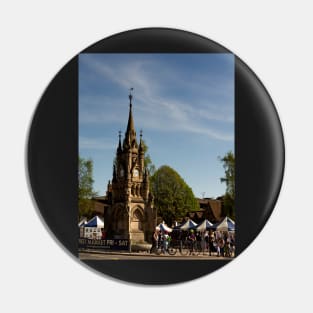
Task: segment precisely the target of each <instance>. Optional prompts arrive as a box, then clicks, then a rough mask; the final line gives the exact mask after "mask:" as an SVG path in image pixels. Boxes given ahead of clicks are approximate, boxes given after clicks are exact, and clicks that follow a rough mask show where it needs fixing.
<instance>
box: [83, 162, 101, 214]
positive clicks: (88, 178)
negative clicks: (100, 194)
mask: <svg viewBox="0 0 313 313" xmlns="http://www.w3.org/2000/svg"><path fill="white" fill-rule="evenodd" d="M78 161H79V164H78V209H79V217H82V216H84V217H87V218H89V217H91V215H92V210H93V203H92V201H91V198H92V197H95V196H96V195H97V193H96V192H94V190H93V182H94V180H93V161H92V160H91V159H83V158H81V157H79V160H78Z"/></svg>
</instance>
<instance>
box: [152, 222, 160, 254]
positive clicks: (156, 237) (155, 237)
mask: <svg viewBox="0 0 313 313" xmlns="http://www.w3.org/2000/svg"><path fill="white" fill-rule="evenodd" d="M158 241H159V230H158V229H157V228H155V230H154V233H153V235H152V247H151V249H150V254H151V253H153V252H155V251H156V250H157V249H158Z"/></svg>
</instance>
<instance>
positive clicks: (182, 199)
mask: <svg viewBox="0 0 313 313" xmlns="http://www.w3.org/2000/svg"><path fill="white" fill-rule="evenodd" d="M150 183H151V185H150V187H151V192H152V194H153V195H154V205H155V206H156V208H157V210H158V216H159V217H162V219H163V220H164V221H165V222H166V223H167V224H168V225H172V223H173V222H174V221H175V220H176V219H179V218H182V217H184V216H186V213H187V212H190V211H196V210H199V203H198V201H197V200H196V198H195V196H194V194H193V191H192V189H191V188H190V187H189V186H188V185H187V184H186V182H185V181H184V180H183V179H182V178H181V176H180V175H179V174H178V173H177V172H176V171H175V170H174V169H172V168H171V167H169V166H167V165H163V166H161V167H160V168H159V169H158V170H157V171H156V172H155V173H154V174H153V175H152V176H151V180H150Z"/></svg>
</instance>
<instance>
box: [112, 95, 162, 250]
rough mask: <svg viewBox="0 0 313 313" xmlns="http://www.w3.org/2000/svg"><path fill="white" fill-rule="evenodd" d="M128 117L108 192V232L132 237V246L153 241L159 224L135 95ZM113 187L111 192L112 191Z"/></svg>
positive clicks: (117, 235)
mask: <svg viewBox="0 0 313 313" xmlns="http://www.w3.org/2000/svg"><path fill="white" fill-rule="evenodd" d="M129 101H130V103H129V117H128V123H127V129H126V132H125V138H124V140H123V144H122V142H121V132H119V143H118V147H117V151H116V158H115V161H114V165H113V178H112V183H110V182H109V185H108V192H107V194H110V198H111V203H112V206H111V209H110V218H109V220H110V222H109V227H108V230H109V233H110V234H111V236H113V238H129V239H130V242H131V246H132V247H133V246H138V245H140V244H145V243H147V242H150V241H151V239H150V238H151V236H152V233H153V231H154V227H155V223H156V212H155V211H154V209H153V205H152V200H153V199H152V195H151V194H150V192H149V173H148V170H147V169H146V168H145V165H144V158H145V152H144V144H143V141H142V132H140V142H139V145H138V143H137V138H136V131H135V126H134V119H133V114H132V95H131V94H130V95H129ZM109 190H110V192H109Z"/></svg>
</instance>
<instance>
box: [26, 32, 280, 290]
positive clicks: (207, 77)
mask: <svg viewBox="0 0 313 313" xmlns="http://www.w3.org/2000/svg"><path fill="white" fill-rule="evenodd" d="M283 171H284V141H283V134H282V128H281V124H280V121H279V118H278V115H277V112H276V109H275V107H274V104H273V102H272V100H271V98H270V96H269V94H268V92H267V91H266V89H265V88H264V86H263V85H262V83H261V82H260V80H259V79H258V78H257V76H256V75H255V74H254V73H253V72H252V70H251V69H250V68H249V67H248V66H247V65H246V64H245V63H244V62H243V61H241V60H240V59H239V58H238V57H237V56H236V55H234V54H233V53H232V52H230V51H229V50H227V49H226V48H224V47H222V46H221V45H219V44H217V43H215V42H213V41H211V40H209V39H207V38H204V37H202V36H199V35H197V34H193V33H190V32H186V31H181V30H175V29H165V28H147V29H137V30H131V31H127V32H124V33H120V34H116V35H114V36H111V37H109V38H106V39H103V40H101V41H99V42H97V43H95V44H93V45H92V46H90V47H88V48H87V49H85V50H83V51H82V52H81V53H79V54H78V55H77V56H75V57H74V58H73V59H72V60H70V61H69V62H68V63H67V64H66V65H65V66H64V67H63V68H62V69H61V70H60V72H59V73H58V74H57V75H56V76H55V77H54V79H53V80H52V81H51V83H50V84H49V86H48V87H47V89H46V90H45V92H44V94H43V96H42V98H41V99H40V102H39V104H38V107H37V109H36V112H35V114H34V117H33V121H32V123H31V127H30V133H29V138H28V174H29V181H30V185H31V189H32V192H33V196H34V198H35V201H36V203H37V206H38V208H39V211H40V212H41V214H42V216H43V218H44V220H45V222H46V224H47V226H48V227H49V228H50V230H51V231H52V232H53V234H54V235H55V236H56V238H57V239H58V240H59V241H60V242H61V243H62V244H63V245H64V247H65V249H67V250H68V251H70V252H71V253H72V254H73V255H74V256H75V257H77V258H78V260H79V262H83V263H85V264H87V265H88V266H90V267H91V268H93V269H95V270H97V271H98V272H100V273H103V274H106V275H109V276H111V277H114V278H117V279H120V280H122V281H127V282H133V283H141V284H172V283H179V282H185V281H189V280H192V279H195V278H198V277H200V276H203V275H206V274H209V273H211V272H213V271H215V270H217V269H219V268H221V267H222V266H224V265H226V264H227V263H229V262H231V261H232V260H233V259H234V258H237V257H239V255H240V253H241V252H242V251H243V250H244V249H245V248H246V247H247V246H248V245H249V244H250V243H251V242H252V241H253V240H254V239H255V237H256V236H257V235H258V234H259V233H260V231H261V230H262V228H263V226H264V225H265V223H266V221H267V219H268V218H269V216H270V214H271V212H272V210H273V208H274V206H275V203H276V200H277V197H278V194H279V191H280V188H281V184H282V178H283Z"/></svg>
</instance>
